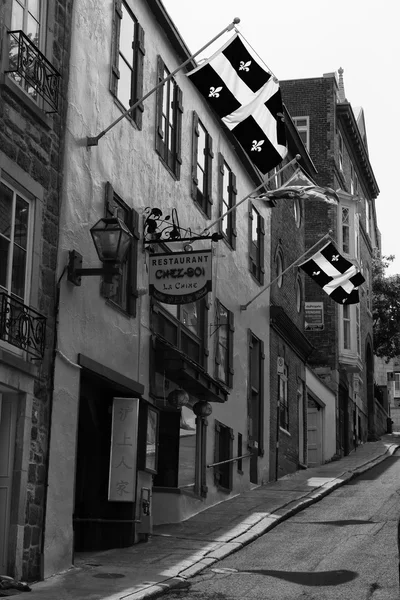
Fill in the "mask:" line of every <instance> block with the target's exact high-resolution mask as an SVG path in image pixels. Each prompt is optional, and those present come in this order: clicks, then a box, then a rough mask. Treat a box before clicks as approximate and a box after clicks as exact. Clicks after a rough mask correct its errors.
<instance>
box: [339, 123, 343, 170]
mask: <svg viewBox="0 0 400 600" xmlns="http://www.w3.org/2000/svg"><path fill="white" fill-rule="evenodd" d="M338 161H339V169H340V170H341V171H342V173H343V167H344V141H343V136H342V134H341V133H340V131H338Z"/></svg>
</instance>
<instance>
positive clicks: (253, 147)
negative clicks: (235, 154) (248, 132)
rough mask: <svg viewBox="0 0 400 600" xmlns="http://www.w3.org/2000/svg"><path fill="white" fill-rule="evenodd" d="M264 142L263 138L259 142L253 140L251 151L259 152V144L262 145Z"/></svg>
mask: <svg viewBox="0 0 400 600" xmlns="http://www.w3.org/2000/svg"><path fill="white" fill-rule="evenodd" d="M264 142H265V140H260V141H259V142H257V140H253V145H252V147H251V151H252V152H261V146H262V145H263V143H264Z"/></svg>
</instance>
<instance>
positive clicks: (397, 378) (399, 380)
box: [394, 373, 400, 398]
mask: <svg viewBox="0 0 400 600" xmlns="http://www.w3.org/2000/svg"><path fill="white" fill-rule="evenodd" d="M394 396H395V397H396V398H399V397H400V373H394Z"/></svg>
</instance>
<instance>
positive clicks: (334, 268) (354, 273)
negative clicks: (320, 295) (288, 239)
mask: <svg viewBox="0 0 400 600" xmlns="http://www.w3.org/2000/svg"><path fill="white" fill-rule="evenodd" d="M299 267H301V268H302V269H303V271H305V272H306V273H307V275H309V276H310V277H312V278H313V279H314V281H315V282H316V283H318V285H320V286H321V287H322V289H323V290H324V291H325V292H326V293H327V294H328V295H329V296H330V297H331V298H332V300H334V301H335V302H338V303H339V304H357V303H358V302H359V301H360V298H359V295H358V286H360V285H361V284H362V283H364V281H365V279H364V277H363V276H362V275H361V273H360V271H359V270H358V269H357V267H356V266H355V265H353V264H352V263H351V262H350V261H348V260H347V259H346V258H344V257H343V256H342V255H341V254H339V252H338V251H337V249H336V248H335V246H334V244H333V243H332V242H328V244H326V245H325V246H324V247H323V248H321V250H319V251H318V252H317V253H316V254H314V256H312V257H311V258H310V259H309V260H307V261H305V262H304V263H301V264H300V265H299Z"/></svg>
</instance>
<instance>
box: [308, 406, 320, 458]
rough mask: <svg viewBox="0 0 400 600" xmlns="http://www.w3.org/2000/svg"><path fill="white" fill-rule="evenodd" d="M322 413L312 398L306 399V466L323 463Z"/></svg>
mask: <svg viewBox="0 0 400 600" xmlns="http://www.w3.org/2000/svg"><path fill="white" fill-rule="evenodd" d="M322 413H323V410H322V409H321V407H320V406H319V404H317V403H316V402H315V400H314V399H313V398H311V397H310V396H308V398H307V455H308V460H307V464H308V466H309V467H316V466H318V465H321V464H322V462H323V439H322Z"/></svg>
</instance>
